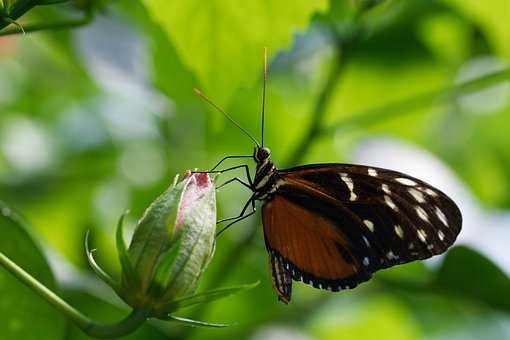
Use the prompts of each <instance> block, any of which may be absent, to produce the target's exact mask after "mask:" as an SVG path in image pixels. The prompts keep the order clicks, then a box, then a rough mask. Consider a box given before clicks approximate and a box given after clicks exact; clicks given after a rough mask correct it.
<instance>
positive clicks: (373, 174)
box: [368, 168, 377, 177]
mask: <svg viewBox="0 0 510 340" xmlns="http://www.w3.org/2000/svg"><path fill="white" fill-rule="evenodd" d="M368 174H369V175H370V176H373V177H377V171H376V170H375V169H372V168H368Z"/></svg>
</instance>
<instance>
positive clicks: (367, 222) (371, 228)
mask: <svg viewBox="0 0 510 340" xmlns="http://www.w3.org/2000/svg"><path fill="white" fill-rule="evenodd" d="M363 223H365V225H366V226H367V228H368V230H370V231H371V232H374V223H372V221H370V220H363Z"/></svg>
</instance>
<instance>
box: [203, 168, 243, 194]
mask: <svg viewBox="0 0 510 340" xmlns="http://www.w3.org/2000/svg"><path fill="white" fill-rule="evenodd" d="M241 168H243V169H244V171H245V172H246V178H247V179H248V183H249V185H250V188H252V187H253V181H252V180H251V174H250V169H249V168H248V165H246V164H241V165H236V166H233V167H231V168H227V169H223V170H212V171H197V172H201V173H202V172H203V173H208V174H216V173H217V174H222V173H224V172H228V171H232V170H236V169H241Z"/></svg>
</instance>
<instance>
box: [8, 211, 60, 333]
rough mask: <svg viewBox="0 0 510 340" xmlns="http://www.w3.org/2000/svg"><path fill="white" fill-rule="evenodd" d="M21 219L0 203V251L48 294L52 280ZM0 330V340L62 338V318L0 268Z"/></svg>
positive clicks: (52, 288)
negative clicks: (37, 282) (41, 284)
mask: <svg viewBox="0 0 510 340" xmlns="http://www.w3.org/2000/svg"><path fill="white" fill-rule="evenodd" d="M24 226H25V224H24V222H23V221H22V220H21V218H20V217H19V216H18V215H17V214H16V213H14V212H13V211H12V210H11V209H10V208H9V207H8V206H6V205H5V204H4V203H3V202H1V201H0V234H1V235H3V236H2V237H1V238H0V251H1V252H2V253H4V254H5V255H6V256H7V257H9V258H10V259H11V260H12V261H14V262H16V263H17V264H18V265H19V266H20V267H22V268H23V269H25V270H26V271H28V272H29V273H30V274H31V275H33V276H34V277H35V278H37V279H38V280H39V281H40V282H41V283H43V284H44V285H45V286H46V287H48V288H49V289H51V290H54V291H55V290H57V286H56V283H55V279H54V277H53V274H52V272H51V269H50V267H49V266H48V263H47V262H46V260H45V258H44V256H43V254H42V252H41V251H40V249H39V248H38V247H37V245H36V244H35V243H34V241H33V240H32V238H31V237H30V235H29V234H28V232H27V230H26V229H25V227H24ZM0 292H2V297H1V301H0V316H1V318H0V329H1V338H2V339H34V340H35V339H41V340H45V339H48V340H53V339H55V340H58V339H63V338H64V333H65V324H66V321H65V318H64V317H63V316H61V315H60V314H59V313H58V312H57V311H55V310H54V309H53V308H52V307H51V306H50V305H49V304H48V303H47V302H46V301H44V300H43V299H41V297H39V296H38V295H36V294H35V293H34V292H33V291H31V290H30V289H29V288H27V287H25V286H24V285H23V284H22V283H20V282H19V281H18V280H16V279H15V278H14V277H13V276H12V275H11V274H9V273H8V272H7V271H5V270H4V269H3V268H2V267H0Z"/></svg>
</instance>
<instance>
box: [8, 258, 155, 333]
mask: <svg viewBox="0 0 510 340" xmlns="http://www.w3.org/2000/svg"><path fill="white" fill-rule="evenodd" d="M0 265H2V266H3V267H4V268H5V269H7V271H9V272H10V273H11V274H12V275H14V276H15V277H16V278H17V279H18V280H19V281H21V282H22V283H23V284H25V285H26V286H27V287H29V288H30V289H32V290H33V291H34V292H36V293H37V294H39V296H41V297H42V298H43V299H45V300H46V301H47V302H48V303H49V304H50V305H52V306H53V307H54V308H55V309H56V310H58V311H59V312H60V313H62V314H64V315H65V316H66V317H68V318H69V319H70V320H71V321H73V322H74V324H75V325H76V326H77V327H79V328H80V329H81V330H82V331H83V332H85V333H87V334H88V335H90V336H92V337H96V338H116V337H120V336H125V335H128V334H130V333H132V332H134V331H135V330H136V329H137V328H139V327H140V326H141V325H142V324H143V323H144V322H145V321H146V320H147V318H148V315H149V313H148V312H147V311H145V310H139V309H138V310H137V309H135V310H133V311H132V312H131V314H129V315H128V316H127V317H126V318H124V319H123V320H121V321H119V322H118V323H114V324H101V323H98V322H95V321H93V320H91V319H89V318H88V317H86V316H85V315H83V314H82V313H80V312H79V311H77V310H76V309H75V308H74V307H72V306H71V305H69V304H68V303H67V302H66V301H64V300H63V299H62V298H60V297H59V296H58V295H56V294H55V293H54V292H53V291H51V290H50V289H48V288H47V287H46V286H44V285H43V284H42V283H40V282H39V281H38V280H37V279H35V278H34V277H33V276H31V275H30V274H29V273H27V272H26V271H25V270H23V269H22V268H21V267H19V266H18V265H17V264H16V263H14V262H12V261H11V260H10V259H9V258H8V257H7V256H5V255H4V254H3V253H2V252H0Z"/></svg>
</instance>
